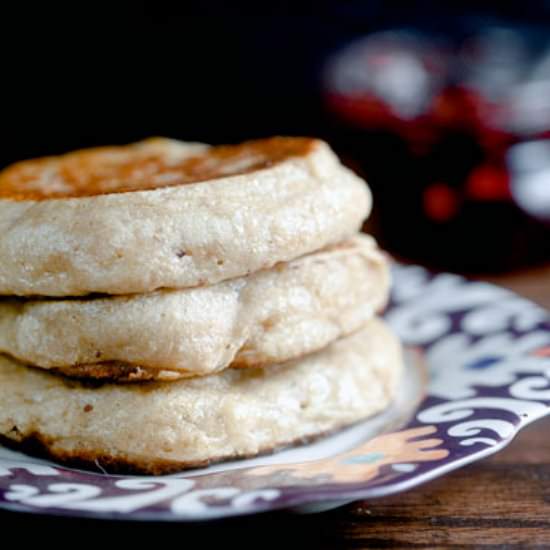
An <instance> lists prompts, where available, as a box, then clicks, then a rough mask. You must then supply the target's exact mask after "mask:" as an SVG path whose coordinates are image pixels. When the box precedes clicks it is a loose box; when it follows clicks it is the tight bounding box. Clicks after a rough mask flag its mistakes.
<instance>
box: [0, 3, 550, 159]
mask: <svg viewBox="0 0 550 550" xmlns="http://www.w3.org/2000/svg"><path fill="white" fill-rule="evenodd" d="M36 4H38V3H36ZM239 5H240V4H239V3H238V2H236V3H235V2H207V1H204V2H197V1H191V2H189V1H188V2H179V3H177V2H150V3H147V2H133V3H129V2H128V3H127V2H123V3H111V4H110V5H109V4H102V3H101V2H99V3H91V2H83V3H72V4H67V6H70V9H69V8H68V9H66V10H64V13H63V16H61V15H57V14H53V13H51V12H50V11H49V10H48V11H46V10H44V13H41V12H37V11H36V5H33V4H32V3H26V5H25V3H23V4H22V5H21V4H19V10H18V12H19V13H17V14H8V13H6V12H4V14H3V17H2V21H3V29H2V38H1V39H0V41H1V46H2V47H1V49H0V52H1V54H0V61H1V66H2V73H1V74H2V79H1V84H2V86H1V92H0V94H1V97H2V99H3V101H2V102H1V104H0V121H1V124H0V131H1V133H2V147H1V149H0V166H3V165H6V164H8V163H10V162H12V161H14V160H18V159H22V158H28V157H32V156H36V155H44V154H51V153H58V152H62V151H65V150H68V149H72V148H75V147H82V146H89V145H94V144H107V143H123V142H128V141H132V140H136V139H139V138H143V137H146V136H150V135H166V136H170V137H176V138H180V139H186V140H199V141H201V140H202V141H207V142H212V143H220V142H234V141H239V140H243V139H249V138H254V137H258V136H264V135H272V134H306V135H321V136H323V137H326V138H330V137H331V127H330V120H329V119H328V118H327V115H326V113H325V111H324V109H323V107H322V102H321V97H320V84H319V76H320V68H321V67H322V65H323V62H324V61H325V60H326V58H327V56H328V55H329V54H330V53H332V52H334V51H335V50H336V49H338V48H339V47H340V46H343V45H345V44H347V43H348V42H349V41H351V40H352V39H353V38H354V37H358V36H363V35H364V34H366V33H368V32H371V31H373V30H378V29H382V28H389V27H392V26H398V25H410V26H413V27H417V28H423V29H428V30H434V31H436V32H438V33H441V34H442V35H445V36H449V35H456V36H460V35H461V34H463V33H464V32H465V29H471V28H473V27H476V26H479V25H483V24H489V23H491V22H495V21H509V22H514V23H526V24H534V25H539V26H540V25H541V23H542V22H543V21H544V20H547V21H550V2H548V1H540V0H539V1H533V0H528V1H522V2H509V3H506V2H498V1H493V2H487V1H481V2H450V3H445V2H437V1H435V0H433V1H420V2H407V1H402V2H395V1H392V2H382V1H353V2H346V1H343V2H315V3H312V4H311V5H310V8H312V9H310V10H304V12H305V13H308V12H309V14H308V15H305V14H301V15H300V14H296V13H292V11H294V12H296V11H297V10H298V7H301V4H300V3H288V5H287V6H286V8H287V10H285V9H284V4H281V3H279V4H277V3H275V4H270V10H269V9H268V15H239V13H243V11H244V10H243V9H239ZM281 6H283V7H281ZM269 11H271V12H272V13H269ZM285 11H287V12H288V11H290V13H289V14H288V15H282V14H283V13H285ZM197 14H198V15H197Z"/></svg>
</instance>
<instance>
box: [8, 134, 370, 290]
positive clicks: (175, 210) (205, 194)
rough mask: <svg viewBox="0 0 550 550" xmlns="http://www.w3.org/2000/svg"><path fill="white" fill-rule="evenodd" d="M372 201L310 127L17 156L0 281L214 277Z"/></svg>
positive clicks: (275, 256) (309, 245)
mask: <svg viewBox="0 0 550 550" xmlns="http://www.w3.org/2000/svg"><path fill="white" fill-rule="evenodd" d="M370 206H371V200H370V193H369V191H368V188H367V186H366V185H365V183H364V182H363V181H362V180H360V179H359V178H358V177H357V176H356V175H354V174H353V173H352V172H350V171H349V170H347V169H346V168H345V167H344V166H342V164H341V163H340V162H339V161H338V159H337V157H336V156H335V155H334V153H333V152H332V151H331V150H330V148H329V147H328V145H327V144H326V143H324V142H322V141H320V140H316V139H311V138H283V137H276V138H269V139H263V140H257V141H250V142H245V143H243V144H241V145H233V146H219V147H210V146H207V145H203V144H197V143H183V142H179V141H175V140H169V139H162V138H155V139H149V140H145V141H143V142H139V143H135V144H131V145H126V146H116V147H101V148H95V149H88V150H82V151H76V152H73V153H69V154H66V155H62V156H58V157H46V158H42V159H35V160H27V161H23V162H20V163H17V164H14V165H13V166H11V167H8V168H6V169H5V170H4V171H2V172H0V294H15V295H33V294H34V295H46V296H72V295H83V294H88V293H92V292H101V293H107V294H126V293H138V292H147V291H152V290H155V289H159V288H183V287H192V286H199V285H204V284H212V283H216V282H219V281H222V280H225V279H228V278H232V277H237V276H241V275H245V274H247V273H249V272H253V271H257V270H259V269H263V268H266V267H271V266H273V265H275V264H276V263H278V262H281V261H289V260H292V259H294V258H296V257H298V256H301V255H303V254H307V253H309V252H312V251H313V250H316V249H318V248H322V247H323V246H326V245H330V244H333V243H336V242H339V241H341V240H343V239H345V238H347V237H349V236H350V235H351V234H353V233H354V232H356V231H357V230H358V229H359V227H360V226H361V224H362V222H363V220H364V219H365V218H366V216H367V215H368V213H369V211H370Z"/></svg>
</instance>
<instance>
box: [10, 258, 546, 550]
mask: <svg viewBox="0 0 550 550" xmlns="http://www.w3.org/2000/svg"><path fill="white" fill-rule="evenodd" d="M485 280H491V282H495V283H497V284H501V285H503V286H507V287H509V288H511V289H513V290H515V291H516V292H518V293H519V294H522V295H524V296H526V297H529V298H530V299H532V300H534V301H537V302H539V303H540V304H542V305H544V306H546V307H549V308H550V266H549V267H543V268H537V269H532V270H529V271H525V272H521V273H517V274H512V275H507V276H500V277H493V278H485ZM0 526H2V527H4V528H9V529H10V530H13V531H12V532H15V533H18V534H19V535H20V536H21V535H23V536H28V535H29V534H33V533H34V534H39V535H40V536H41V537H44V538H45V539H46V537H48V536H52V537H56V539H57V540H59V539H60V537H61V538H63V537H64V536H69V535H68V534H69V533H71V534H72V533H74V534H75V536H76V538H74V539H70V540H75V541H83V540H85V541H87V542H89V543H93V542H95V543H98V544H100V543H103V542H105V541H108V540H113V539H112V538H110V537H115V540H120V539H119V538H118V537H123V540H124V541H125V542H126V544H125V545H124V546H126V547H127V544H129V543H130V542H132V541H137V540H139V541H141V542H145V541H147V539H150V540H151V541H154V544H155V547H160V546H165V544H166V545H170V546H173V547H174V548H178V547H181V548H185V547H191V548H199V547H200V548H209V547H211V546H212V547H216V548H227V549H228V550H229V549H232V548H234V547H237V548H239V549H240V548H244V547H253V548H263V547H265V546H277V547H279V548H281V547H282V548H288V549H289V550H290V549H291V548H300V549H309V548H448V547H460V548H537V547H538V548H550V418H549V419H547V420H542V421H539V422H537V423H535V424H533V425H531V426H530V427H528V428H527V429H525V430H524V431H523V432H522V433H521V434H520V435H519V436H518V437H517V438H516V440H515V441H514V442H512V444H511V445H510V446H509V447H508V448H507V449H505V450H504V451H502V452H500V453H498V454H497V455H495V456H493V457H491V458H489V459H486V460H484V461H482V462H478V463H476V464H473V465H470V466H467V467H465V468H463V469H461V470H458V471H456V472H454V473H451V474H449V475H447V476H445V477H444V478H440V479H438V480H436V481H433V482H430V483H428V484H426V485H423V486H421V487H418V488H416V489H414V490H411V491H409V492H407V493H403V494H400V495H396V496H393V497H388V498H384V499H379V500H374V501H372V502H356V503H354V504H351V505H348V506H346V507H344V508H341V509H338V510H334V511H331V512H325V513H323V514H316V515H303V516H302V515H296V514H294V515H293V514H287V513H279V514H265V515H261V516H255V517H249V518H241V519H234V520H226V521H221V522H215V523H202V524H195V525H189V524H182V525H178V524H164V525H161V524H150V523H149V524H146V523H115V522H100V521H92V520H67V519H65V520H63V519H56V518H47V517H38V516H25V515H19V514H11V513H7V512H4V513H0ZM75 530H76V531H75ZM71 536H73V535H71ZM107 537H109V538H107ZM20 540H21V539H20ZM191 541H195V542H194V543H193V544H191Z"/></svg>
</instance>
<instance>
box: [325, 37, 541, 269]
mask: <svg viewBox="0 0 550 550" xmlns="http://www.w3.org/2000/svg"><path fill="white" fill-rule="evenodd" d="M324 75H325V76H324V98H325V102H326V105H327V108H328V109H329V110H330V112H331V113H332V114H333V115H334V117H333V118H334V120H335V127H334V129H335V133H334V138H335V145H336V146H337V147H339V148H340V150H341V151H342V152H343V154H344V156H345V157H347V158H348V160H349V161H350V163H351V164H352V166H353V167H354V168H355V169H358V170H359V171H360V172H362V173H363V175H364V176H365V177H366V178H367V180H368V181H369V184H370V185H371V187H372V189H373V192H374V194H375V200H376V210H375V219H374V223H375V228H374V229H375V232H376V233H377V236H378V237H379V239H380V241H381V243H382V244H383V245H384V246H385V247H387V248H388V249H389V250H391V251H393V252H394V253H396V254H398V255H401V256H404V257H407V258H410V259H413V260H416V261H421V262H424V263H427V264H429V265H431V266H433V267H436V268H442V269H452V270H456V271H462V272H481V271H500V270H505V269H512V268H516V267H520V266H523V265H526V264H529V263H534V262H539V261H542V260H546V259H550V43H546V42H545V39H544V38H543V39H542V40H541V39H540V37H539V38H536V37H534V36H532V35H530V34H526V33H524V32H520V31H519V30H517V29H510V28H501V27H495V28H487V29H483V30H481V31H478V32H476V33H474V34H469V35H468V34H467V33H465V34H464V35H463V37H462V38H458V39H457V38H456V37H455V38H452V39H441V38H436V37H434V36H432V35H426V34H421V33H418V32H411V31H404V30H399V31H391V32H390V31H389V32H382V33H376V34H372V35H369V36H367V37H365V38H362V39H360V40H358V41H356V42H353V43H351V44H350V45H349V46H348V47H346V48H344V49H343V50H341V51H340V52H337V53H336V55H335V56H334V57H333V58H332V59H330V60H329V61H328V63H327V65H326V67H325V73H324Z"/></svg>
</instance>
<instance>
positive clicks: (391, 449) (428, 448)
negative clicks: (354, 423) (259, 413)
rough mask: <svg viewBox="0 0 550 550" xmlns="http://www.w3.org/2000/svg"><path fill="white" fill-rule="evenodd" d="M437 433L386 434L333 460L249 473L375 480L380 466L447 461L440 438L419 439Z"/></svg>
mask: <svg viewBox="0 0 550 550" xmlns="http://www.w3.org/2000/svg"><path fill="white" fill-rule="evenodd" d="M436 431H437V429H436V427H435V426H423V427H421V428H412V429H409V430H404V431H401V432H393V433H390V434H384V435H380V436H378V437H375V438H373V439H371V440H369V441H367V442H366V443H364V444H363V445H361V446H360V447H355V448H354V449H353V450H351V451H348V452H346V453H340V454H337V455H335V456H333V457H330V458H324V459H320V460H312V461H310V462H297V463H294V464H280V465H273V466H258V467H255V468H252V469H251V470H250V471H249V472H248V473H249V474H252V475H258V476H263V475H272V474H279V473H282V472H290V473H292V474H298V475H299V477H302V478H312V477H317V476H329V477H330V480H331V481H335V482H344V483H352V482H365V481H368V480H370V479H372V478H374V477H376V476H377V475H378V474H379V472H380V469H381V467H382V466H384V465H387V464H399V463H406V462H425V461H431V460H442V459H444V458H446V457H447V456H448V454H449V451H447V449H436V448H435V447H437V446H439V445H441V443H443V441H442V440H441V439H436V438H430V439H418V438H421V437H424V436H427V435H430V434H433V433H435V432H436Z"/></svg>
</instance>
